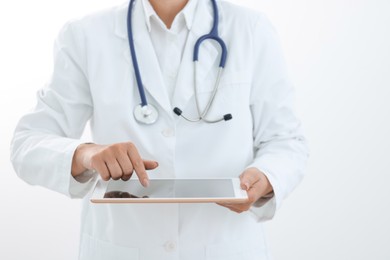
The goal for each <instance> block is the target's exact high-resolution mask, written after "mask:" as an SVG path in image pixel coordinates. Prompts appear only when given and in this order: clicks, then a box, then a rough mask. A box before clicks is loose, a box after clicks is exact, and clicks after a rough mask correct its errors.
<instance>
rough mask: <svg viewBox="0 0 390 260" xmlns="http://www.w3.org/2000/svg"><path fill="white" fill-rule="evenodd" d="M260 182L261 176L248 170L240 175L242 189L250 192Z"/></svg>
mask: <svg viewBox="0 0 390 260" xmlns="http://www.w3.org/2000/svg"><path fill="white" fill-rule="evenodd" d="M259 180H260V175H259V174H256V172H255V171H251V170H250V169H248V170H246V171H244V172H243V173H242V174H241V175H240V182H241V189H243V190H246V191H248V190H249V189H250V188H251V187H252V186H253V185H254V184H255V183H256V182H258V181H259Z"/></svg>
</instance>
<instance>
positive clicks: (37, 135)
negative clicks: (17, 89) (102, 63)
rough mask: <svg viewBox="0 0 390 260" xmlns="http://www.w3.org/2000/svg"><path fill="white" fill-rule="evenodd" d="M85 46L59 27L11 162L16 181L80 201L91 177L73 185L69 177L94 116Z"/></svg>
mask: <svg viewBox="0 0 390 260" xmlns="http://www.w3.org/2000/svg"><path fill="white" fill-rule="evenodd" d="M84 44H85V40H84V36H83V34H82V33H81V28H80V27H79V26H76V24H75V22H71V23H68V24H66V25H65V26H64V27H63V29H62V30H61V32H60V34H59V36H58V37H57V39H56V41H55V45H54V68H53V74H52V77H51V79H50V81H49V82H48V83H47V84H46V86H45V87H44V88H43V89H41V90H39V91H38V93H37V104H36V107H35V108H34V109H33V110H32V111H31V112H29V113H28V114H26V115H25V116H23V117H22V118H21V119H20V121H19V122H18V124H17V127H16V130H15V132H14V137H13V140H12V142H11V161H12V164H13V166H14V169H15V171H16V173H17V174H18V176H19V177H20V178H21V179H23V180H24V181H26V182H27V183H29V184H32V185H40V186H43V187H46V188H49V189H51V190H54V191H57V192H60V193H62V194H65V195H67V196H69V197H82V196H84V195H85V194H86V193H87V192H88V191H89V189H90V188H91V186H92V185H93V181H94V179H96V176H94V175H91V174H90V173H85V175H84V176H81V177H80V179H78V180H76V179H74V178H73V177H72V175H71V166H72V159H73V154H74V151H75V149H76V148H77V146H78V145H79V144H81V143H83V141H81V140H80V136H81V135H82V133H83V130H84V128H85V125H86V123H87V121H88V120H89V118H90V117H91V115H92V111H93V109H92V98H91V94H90V90H89V84H88V80H87V77H86V71H85V70H86V69H85V68H86V60H85V49H84V47H83V46H84Z"/></svg>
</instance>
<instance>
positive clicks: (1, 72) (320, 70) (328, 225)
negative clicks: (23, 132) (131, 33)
mask: <svg viewBox="0 0 390 260" xmlns="http://www.w3.org/2000/svg"><path fill="white" fill-rule="evenodd" d="M122 1H123V0H120V1H119V0H115V1H103V0H67V1H54V0H51V1H49V0H35V1H27V0H18V1H1V2H0V86H1V95H0V116H1V118H0V119H1V123H0V174H1V188H0V259H4V260H9V259H39V260H46V259H56V260H62V259H63V260H65V259H66V260H69V259H76V258H77V250H78V232H79V215H80V202H79V201H76V200H73V201H72V200H70V199H68V198H66V197H64V196H62V195H58V194H56V193H54V192H51V191H48V190H45V189H43V188H40V187H31V186H29V185H27V184H25V183H24V182H22V181H21V180H20V179H18V178H17V177H16V174H15V173H14V171H13V169H12V166H11V165H10V162H9V143H10V139H11V136H12V131H13V129H14V127H15V124H16V122H17V120H18V118H19V117H20V116H21V115H22V114H24V113H25V112H27V111H28V110H29V109H30V108H32V107H33V106H34V104H35V92H36V91H37V90H38V88H40V87H42V86H43V85H44V83H45V81H46V80H47V79H48V78H49V76H50V72H51V66H52V60H51V59H52V56H51V53H52V44H53V41H54V38H55V37H56V35H57V33H58V31H59V29H60V28H61V26H62V25H63V24H64V23H65V22H66V21H67V20H69V19H70V18H74V17H79V16H82V15H84V14H87V13H90V12H91V11H94V10H97V9H101V8H104V7H107V6H112V5H116V4H118V3H120V2H122ZM235 2H240V3H241V4H245V5H248V6H250V7H251V8H256V9H258V10H260V11H264V12H265V13H267V14H268V16H269V17H270V19H271V20H272V22H273V23H274V25H275V27H276V28H277V30H278V32H279V35H280V38H281V41H282V45H283V48H284V51H285V56H286V59H287V62H288V65H289V69H290V72H291V77H292V79H293V80H294V82H295V84H296V92H297V100H296V101H297V107H296V108H297V112H298V114H299V116H300V118H301V119H302V121H303V123H304V125H305V128H306V132H307V136H308V138H309V141H310V147H311V158H310V162H309V166H308V175H307V177H306V179H305V180H304V181H303V183H302V184H301V185H300V186H299V187H298V188H297V189H296V191H295V192H294V193H293V194H292V195H291V196H290V197H289V198H288V199H287V200H286V201H285V203H284V205H283V207H282V208H281V210H280V211H279V212H278V213H277V216H276V217H275V219H274V220H273V221H272V222H270V223H268V224H267V233H268V235H269V243H270V247H271V249H272V252H273V255H274V259H275V260H282V259H299V260H313V259H315V260H329V259H332V260H348V259H354V260H367V259H375V260H389V259H390V188H389V185H390V172H389V169H390V159H389V155H390V137H389V134H390V123H389V118H390V102H389V101H390V90H389V89H390V29H389V28H390V15H389V13H390V1H389V0H295V1H288V0H274V1H271V0H258V1H255V0H246V1H243V0H240V1H238V0H236V1H235ZM42 163H44V162H42Z"/></svg>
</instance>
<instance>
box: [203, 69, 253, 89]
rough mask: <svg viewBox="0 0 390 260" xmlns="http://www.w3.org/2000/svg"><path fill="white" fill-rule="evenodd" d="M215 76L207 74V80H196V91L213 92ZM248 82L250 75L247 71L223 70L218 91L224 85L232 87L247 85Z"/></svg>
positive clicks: (223, 87) (224, 86)
mask: <svg viewBox="0 0 390 260" xmlns="http://www.w3.org/2000/svg"><path fill="white" fill-rule="evenodd" d="M216 78H217V75H216V74H215V75H214V74H213V75H212V76H209V77H208V78H207V80H204V81H203V82H198V86H197V88H198V93H199V94H201V93H208V92H213V91H214V88H215V83H216V82H215V80H216ZM248 84H250V75H249V73H248V72H247V71H234V72H233V71H228V70H226V71H224V72H223V73H222V77H221V81H220V83H219V86H218V91H219V90H223V89H225V88H226V87H234V86H235V85H236V86H240V85H248Z"/></svg>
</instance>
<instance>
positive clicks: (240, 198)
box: [90, 178, 248, 204]
mask: <svg viewBox="0 0 390 260" xmlns="http://www.w3.org/2000/svg"><path fill="white" fill-rule="evenodd" d="M154 180H179V179H168V178H166V179H151V180H150V182H152V181H154ZM182 180H223V181H226V180H230V181H231V182H232V185H233V192H234V197H207V198H204V197H203V198H197V197H196V198H195V197H194V198H104V194H105V193H106V190H107V187H108V185H109V183H110V181H103V180H101V179H99V181H98V182H97V184H96V186H95V189H94V191H93V193H92V197H91V198H90V201H91V202H92V203H228V204H239V203H245V202H247V201H248V194H247V192H246V191H245V190H242V189H241V187H240V180H239V179H238V178H210V179H193V178H192V179H182ZM130 181H138V180H136V179H134V180H130Z"/></svg>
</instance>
